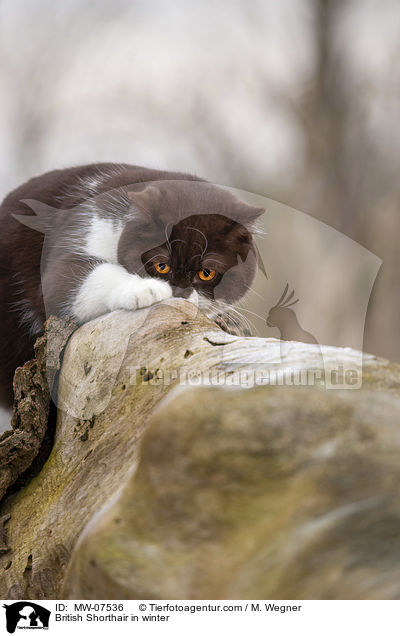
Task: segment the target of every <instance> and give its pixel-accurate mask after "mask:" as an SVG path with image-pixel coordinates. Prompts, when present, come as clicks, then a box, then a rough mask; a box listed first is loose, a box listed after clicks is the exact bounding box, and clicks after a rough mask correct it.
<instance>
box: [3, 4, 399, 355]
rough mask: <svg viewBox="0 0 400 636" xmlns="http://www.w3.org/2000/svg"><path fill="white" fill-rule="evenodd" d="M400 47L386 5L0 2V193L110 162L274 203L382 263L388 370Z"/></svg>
mask: <svg viewBox="0 0 400 636" xmlns="http://www.w3.org/2000/svg"><path fill="white" fill-rule="evenodd" d="M399 49H400V3H399V2H398V0H281V2H276V0H202V1H201V2H195V1H194V0H173V1H171V0H113V1H112V2H110V1H109V0H92V1H91V2H90V3H89V2H84V1H83V0H63V2H59V3H55V2H54V0H36V1H35V2H32V1H31V0H17V1H16V0H0V86H1V98H0V148H1V162H0V197H1V198H3V196H4V195H5V194H6V193H7V192H8V191H9V190H10V189H12V188H13V187H15V186H17V185H19V184H20V183H21V182H23V181H25V180H27V179H28V178H29V177H31V176H34V175H37V174H40V173H42V172H44V171H46V170H51V169H54V168H59V167H67V166H70V165H76V164H81V163H88V162H94V161H116V162H129V163H135V164H141V165H145V166H148V167H157V168H162V169H167V170H172V169H177V170H182V171H188V172H192V173H195V174H198V175H199V176H201V177H204V178H207V179H210V180H211V181H213V182H214V183H220V184H224V185H227V186H231V187H234V188H240V189H243V190H247V191H250V192H253V193H256V194H259V195H262V196H266V197H269V198H271V199H274V200H277V201H280V202H282V203H284V204H286V205H289V206H291V207H293V208H296V209H298V210H301V211H303V212H305V213H307V214H309V215H312V216H313V217H315V218H316V219H318V220H320V221H323V222H324V223H327V224H329V225H330V226H332V227H333V228H335V230H338V231H339V232H342V233H344V234H346V235H347V236H349V237H350V238H352V239H354V240H355V241H357V242H359V243H360V244H361V245H362V246H364V247H365V248H367V249H368V250H370V251H371V252H373V253H374V254H376V255H377V256H378V257H379V258H381V259H382V260H383V265H382V267H381V269H380V271H379V274H378V277H377V279H376V283H375V285H374V288H373V292H372V295H371V301H370V304H369V310H368V314H367V320H366V328H365V338H364V349H365V350H366V351H368V352H371V353H376V354H379V355H383V356H385V357H388V358H390V359H392V360H400V338H399V337H398V329H399V315H400V294H399V281H400V249H399V236H400V211H399V201H400V179H399V172H400V171H399V168H400V143H399V135H400V133H399V126H398V118H399V104H400V65H399V63H398V62H399ZM0 231H1V230H0ZM338 258H339V257H338ZM336 284H337V283H336V282H335V285H336ZM326 294H327V295H329V294H330V289H329V285H327V286H326Z"/></svg>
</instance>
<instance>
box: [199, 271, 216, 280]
mask: <svg viewBox="0 0 400 636" xmlns="http://www.w3.org/2000/svg"><path fill="white" fill-rule="evenodd" d="M215 274H216V271H215V270H214V269H201V270H200V271H199V278H200V279H201V280H212V279H213V278H214V276H215Z"/></svg>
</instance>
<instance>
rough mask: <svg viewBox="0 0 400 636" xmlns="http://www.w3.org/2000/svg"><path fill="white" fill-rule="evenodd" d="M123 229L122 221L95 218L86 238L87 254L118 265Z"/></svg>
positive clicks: (85, 248)
mask: <svg viewBox="0 0 400 636" xmlns="http://www.w3.org/2000/svg"><path fill="white" fill-rule="evenodd" d="M123 228H124V223H123V222H122V221H116V220H112V219H101V218H99V217H93V218H92V221H91V224H90V228H89V232H88V234H87V236H86V242H85V247H84V250H85V252H86V253H87V254H89V256H94V257H96V258H100V259H101V260H104V261H107V262H108V263H118V256H117V250H118V242H119V239H120V236H121V233H122V230H123Z"/></svg>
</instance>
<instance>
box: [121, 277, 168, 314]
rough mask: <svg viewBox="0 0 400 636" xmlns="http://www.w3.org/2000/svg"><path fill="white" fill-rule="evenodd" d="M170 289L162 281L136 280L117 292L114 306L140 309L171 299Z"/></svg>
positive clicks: (150, 279) (153, 279) (151, 279)
mask: <svg viewBox="0 0 400 636" xmlns="http://www.w3.org/2000/svg"><path fill="white" fill-rule="evenodd" d="M171 296H172V288H171V286H170V285H169V284H168V283H166V282H165V281H163V280H157V279H155V278H136V280H135V281H129V284H125V285H124V286H123V287H122V289H121V288H120V289H119V290H118V299H116V300H117V302H116V304H117V305H118V306H119V308H120V309H131V310H132V309H142V307H150V305H154V303H158V302H160V301H161V300H166V299H167V298H171Z"/></svg>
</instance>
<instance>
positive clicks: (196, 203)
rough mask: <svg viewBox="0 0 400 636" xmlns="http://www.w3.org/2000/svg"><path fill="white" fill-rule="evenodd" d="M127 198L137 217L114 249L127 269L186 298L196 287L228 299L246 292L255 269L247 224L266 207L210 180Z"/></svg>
mask: <svg viewBox="0 0 400 636" xmlns="http://www.w3.org/2000/svg"><path fill="white" fill-rule="evenodd" d="M131 199H132V201H133V202H134V204H135V208H136V210H137V218H136V219H134V220H132V221H131V222H129V223H128V224H127V226H126V229H125V230H124V232H123V234H122V236H121V240H120V244H119V248H118V257H119V262H121V264H122V265H124V267H126V269H128V271H130V272H135V273H138V274H140V275H147V276H151V277H154V278H158V279H161V280H165V281H166V282H168V283H169V284H170V285H171V286H172V287H173V293H174V295H175V296H183V297H186V298H187V297H189V296H190V294H191V293H192V291H193V290H195V291H196V292H197V293H198V294H200V295H201V296H203V297H206V298H208V299H210V300H223V301H226V302H229V303H232V302H234V301H236V300H238V299H239V298H240V297H242V296H243V295H244V294H245V293H246V292H247V291H248V289H249V287H250V285H251V283H252V281H253V279H254V276H255V273H256V268H257V258H256V251H255V246H254V243H253V237H252V234H251V232H250V230H249V229H248V227H251V224H252V223H253V222H254V220H255V219H256V218H257V217H258V216H260V214H261V213H262V212H263V211H264V210H261V209H258V208H254V207H252V206H249V205H247V204H245V203H242V202H240V201H238V200H237V199H236V198H234V197H233V196H232V195H231V194H230V193H228V192H226V191H225V190H222V189H221V188H217V187H215V186H212V185H210V184H208V183H193V182H191V183H182V182H181V183H177V184H176V183H172V184H171V183H169V184H161V185H159V186H157V187H156V186H154V185H152V186H150V187H148V188H146V189H144V190H143V191H142V192H139V193H133V194H132V196H131ZM204 210H206V212H204ZM189 211H190V212H191V213H189V214H188V212H189ZM246 225H247V226H248V227H246Z"/></svg>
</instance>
